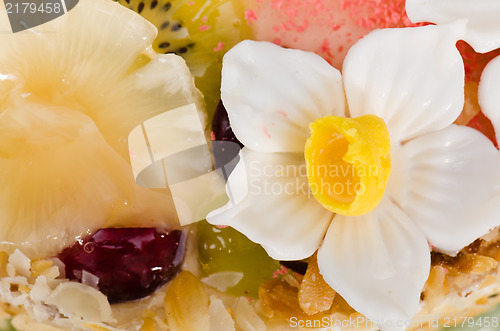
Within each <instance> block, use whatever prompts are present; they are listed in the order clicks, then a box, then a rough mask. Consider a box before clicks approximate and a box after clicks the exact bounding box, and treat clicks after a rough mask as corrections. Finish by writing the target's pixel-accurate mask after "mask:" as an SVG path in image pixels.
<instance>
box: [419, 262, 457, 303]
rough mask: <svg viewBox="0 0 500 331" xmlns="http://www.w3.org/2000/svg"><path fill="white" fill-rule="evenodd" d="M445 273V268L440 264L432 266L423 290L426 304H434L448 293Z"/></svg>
mask: <svg viewBox="0 0 500 331" xmlns="http://www.w3.org/2000/svg"><path fill="white" fill-rule="evenodd" d="M446 273H447V270H446V269H445V268H443V267H442V266H433V267H432V268H431V270H430V273H429V278H427V282H426V283H425V287H424V292H423V295H424V298H425V301H426V302H427V303H428V304H430V305H434V304H435V303H437V302H438V301H439V299H440V298H441V297H442V296H444V295H446V294H448V293H449V291H450V289H449V284H448V279H447V277H446Z"/></svg>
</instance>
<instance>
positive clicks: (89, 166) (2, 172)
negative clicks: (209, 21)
mask: <svg viewBox="0 0 500 331" xmlns="http://www.w3.org/2000/svg"><path fill="white" fill-rule="evenodd" d="M2 19H5V20H7V17H6V15H5V17H2ZM4 23H5V22H4ZM155 37H156V29H155V28H154V26H153V25H152V24H151V23H149V22H147V21H146V20H145V19H143V18H142V17H140V16H139V15H137V14H136V13H134V12H132V11H130V10H128V9H126V8H124V7H123V6H121V5H119V4H118V3H114V2H112V1H105V0H83V1H80V2H79V3H78V5H76V7H75V8H73V9H72V10H71V11H69V12H68V13H67V14H65V15H62V16H60V17H58V18H57V19H54V20H53V21H50V22H48V23H46V24H43V25H40V26H38V27H35V28H32V29H29V30H26V31H22V32H19V33H2V34H1V36H0V44H1V45H2V47H1V50H0V73H1V75H0V107H1V110H0V113H1V116H0V138H1V139H0V181H1V182H2V189H1V190H0V210H1V211H0V216H1V217H0V218H1V222H2V231H1V233H0V242H1V243H2V249H5V250H7V251H9V252H12V251H13V250H14V249H15V248H20V247H23V250H24V252H25V253H26V254H28V255H29V256H30V257H49V256H52V255H55V254H57V253H59V252H60V251H61V249H62V248H63V247H65V246H68V245H72V244H73V242H74V241H75V240H76V239H78V238H80V239H81V238H83V237H85V236H87V235H89V234H91V233H93V232H94V231H96V230H98V229H99V228H105V227H157V228H158V229H163V230H165V229H173V228H175V227H176V226H178V221H177V217H176V212H175V209H174V207H173V203H172V201H171V198H170V197H169V196H168V195H166V194H163V193H160V192H154V191H151V190H148V189H144V188H141V187H139V186H138V185H137V184H136V183H135V179H134V178H133V175H132V171H131V168H130V165H129V163H128V161H127V160H128V159H129V152H128V144H127V136H128V134H129V132H130V130H131V129H132V128H134V127H135V126H137V125H140V124H141V122H143V121H144V120H146V119H148V118H150V117H153V116H155V115H157V114H160V113H163V112H166V111H168V110H171V109H174V108H176V107H180V106H184V105H187V104H195V105H197V106H198V107H199V109H200V110H201V109H202V101H201V95H200V93H199V92H198V91H197V90H196V89H195V87H194V82H193V78H192V76H191V75H190V72H189V69H188V67H187V66H186V65H185V62H184V60H183V59H182V58H180V57H178V56H176V55H174V54H165V55H163V54H161V55H159V54H157V53H155V52H154V51H153V49H152V43H153V41H154V39H155ZM34 49H36V52H34V51H33V50H34Z"/></svg>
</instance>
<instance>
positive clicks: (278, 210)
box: [207, 24, 500, 329]
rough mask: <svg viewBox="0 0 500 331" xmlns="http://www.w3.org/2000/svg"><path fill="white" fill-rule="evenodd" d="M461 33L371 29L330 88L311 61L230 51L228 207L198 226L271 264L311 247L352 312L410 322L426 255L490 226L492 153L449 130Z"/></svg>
mask: <svg viewBox="0 0 500 331" xmlns="http://www.w3.org/2000/svg"><path fill="white" fill-rule="evenodd" d="M462 33H463V24H453V25H445V26H428V27H421V28H408V29H385V30H378V31H375V32H373V33H371V34H369V35H368V36H366V37H364V38H363V39H362V40H361V41H359V42H358V43H357V44H355V45H354V46H353V47H352V49H351V50H350V51H349V53H348V55H347V57H346V59H345V62H344V67H343V75H342V76H341V74H340V73H339V71H337V70H336V69H334V68H333V67H331V66H330V65H328V63H326V62H325V61H324V60H323V59H321V58H320V57H318V56H316V55H314V54H312V53H306V52H302V51H298V50H292V49H283V48H280V47H278V46H275V45H273V44H269V43H264V42H254V41H244V42H242V43H240V44H239V45H237V46H236V47H234V48H233V49H232V50H231V51H229V52H228V53H227V54H226V56H225V58H224V66H223V71H222V99H223V102H224V105H225V106H226V108H227V111H228V114H229V119H230V122H231V126H232V128H233V130H234V133H235V135H236V136H237V138H238V139H239V140H240V141H241V142H242V143H243V144H244V145H245V146H246V147H245V148H244V149H243V150H242V153H241V156H242V158H241V160H240V162H239V163H238V165H237V166H236V168H235V170H234V171H233V173H232V174H231V176H230V177H229V181H228V185H227V191H228V194H229V195H230V197H231V201H230V202H229V203H228V204H227V205H226V206H224V207H222V208H220V209H218V210H215V211H213V212H211V213H210V214H209V215H208V217H207V219H208V221H209V222H211V223H213V224H219V225H230V226H232V227H234V228H236V229H237V230H239V231H241V232H243V233H244V234H245V235H247V236H248V237H249V238H250V239H251V240H253V241H255V242H257V243H260V244H261V245H262V246H263V247H264V248H265V249H266V250H267V252H268V253H269V254H270V255H271V256H272V257H273V258H275V259H279V260H294V259H303V258H306V257H308V256H310V255H312V254H313V253H314V252H315V251H316V250H317V249H318V248H319V251H318V264H319V268H320V270H321V273H322V274H323V276H324V278H325V280H326V281H327V282H328V283H329V284H330V285H331V286H332V287H333V288H334V289H335V290H336V291H337V292H338V293H339V294H340V295H342V296H343V297H344V298H345V299H346V300H347V302H348V303H349V304H350V305H351V306H352V307H353V308H355V309H356V310H357V311H359V312H360V313H362V314H364V315H365V316H367V317H368V318H369V319H371V320H372V321H374V322H378V323H379V324H382V325H381V326H382V328H384V329H389V328H391V325H390V324H391V323H392V327H396V328H397V327H398V325H396V323H397V321H399V323H402V322H403V321H406V320H408V319H410V318H411V317H412V316H413V315H414V314H415V313H416V312H417V310H418V306H419V298H420V293H421V291H422V288H423V286H424V283H425V281H426V279H427V277H428V274H429V269H430V248H429V244H430V245H432V246H433V247H435V248H436V249H438V250H441V251H445V252H457V251H458V250H460V249H461V248H463V247H464V246H466V245H468V244H469V243H471V242H472V241H474V240H475V239H476V238H478V237H480V236H482V235H484V234H486V233H487V232H488V231H489V230H490V229H491V228H493V227H495V226H497V225H498V224H499V223H500V221H499V220H500V208H498V203H499V202H500V194H499V193H500V191H499V188H498V183H500V181H499V180H498V178H497V177H498V176H499V173H498V171H497V169H499V165H500V156H499V153H498V151H497V150H496V149H495V147H494V146H493V144H492V143H491V142H490V141H489V140H488V139H487V138H486V137H485V136H483V135H482V134H481V133H479V132H477V131H475V130H473V129H471V128H468V127H462V126H456V125H452V123H453V122H454V120H455V119H456V118H457V117H458V116H459V114H460V112H461V110H462V107H463V102H464V95H463V94H464V69H463V62H462V59H461V57H460V54H459V53H458V51H457V49H456V48H455V43H456V41H457V39H458V38H459V36H460V35H461V34H462ZM309 188H310V190H309ZM311 192H312V195H314V198H313V197H312V195H310V193H311ZM382 321H391V322H388V323H384V322H382ZM399 328H400V329H401V327H399Z"/></svg>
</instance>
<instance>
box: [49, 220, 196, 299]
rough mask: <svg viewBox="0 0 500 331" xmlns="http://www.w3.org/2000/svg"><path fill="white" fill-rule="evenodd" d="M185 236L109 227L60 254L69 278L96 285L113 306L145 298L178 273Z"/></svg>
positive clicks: (141, 229) (178, 233)
mask: <svg viewBox="0 0 500 331" xmlns="http://www.w3.org/2000/svg"><path fill="white" fill-rule="evenodd" d="M185 237H186V233H183V232H181V231H179V230H175V231H171V232H163V233H162V232H158V231H156V230H155V229H152V228H108V229H101V230H98V231H96V232H95V233H94V234H92V235H90V236H88V237H86V238H82V239H80V240H79V241H77V242H76V243H75V244H74V245H73V246H72V247H69V248H66V249H65V250H64V251H63V252H62V253H60V254H59V255H58V258H59V259H60V260H61V261H62V262H63V263H64V267H65V272H66V278H68V279H71V280H77V281H80V282H82V281H83V282H86V283H90V284H93V285H95V286H97V287H98V288H99V290H100V291H101V292H102V293H104V294H105V295H106V296H107V298H108V300H109V302H110V303H115V302H123V301H129V300H135V299H139V298H143V297H145V296H147V295H149V294H151V293H153V292H154V291H155V290H157V289H158V288H159V287H160V286H162V285H164V284H165V283H166V282H167V281H169V280H170V279H171V278H172V277H173V276H175V274H176V273H177V272H178V271H179V268H180V265H181V263H182V259H183V255H184V246H185V241H186V238H185Z"/></svg>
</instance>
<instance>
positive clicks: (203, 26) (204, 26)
mask: <svg viewBox="0 0 500 331" xmlns="http://www.w3.org/2000/svg"><path fill="white" fill-rule="evenodd" d="M208 29H210V25H206V24H204V25H202V26H200V31H207V30H208Z"/></svg>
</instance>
